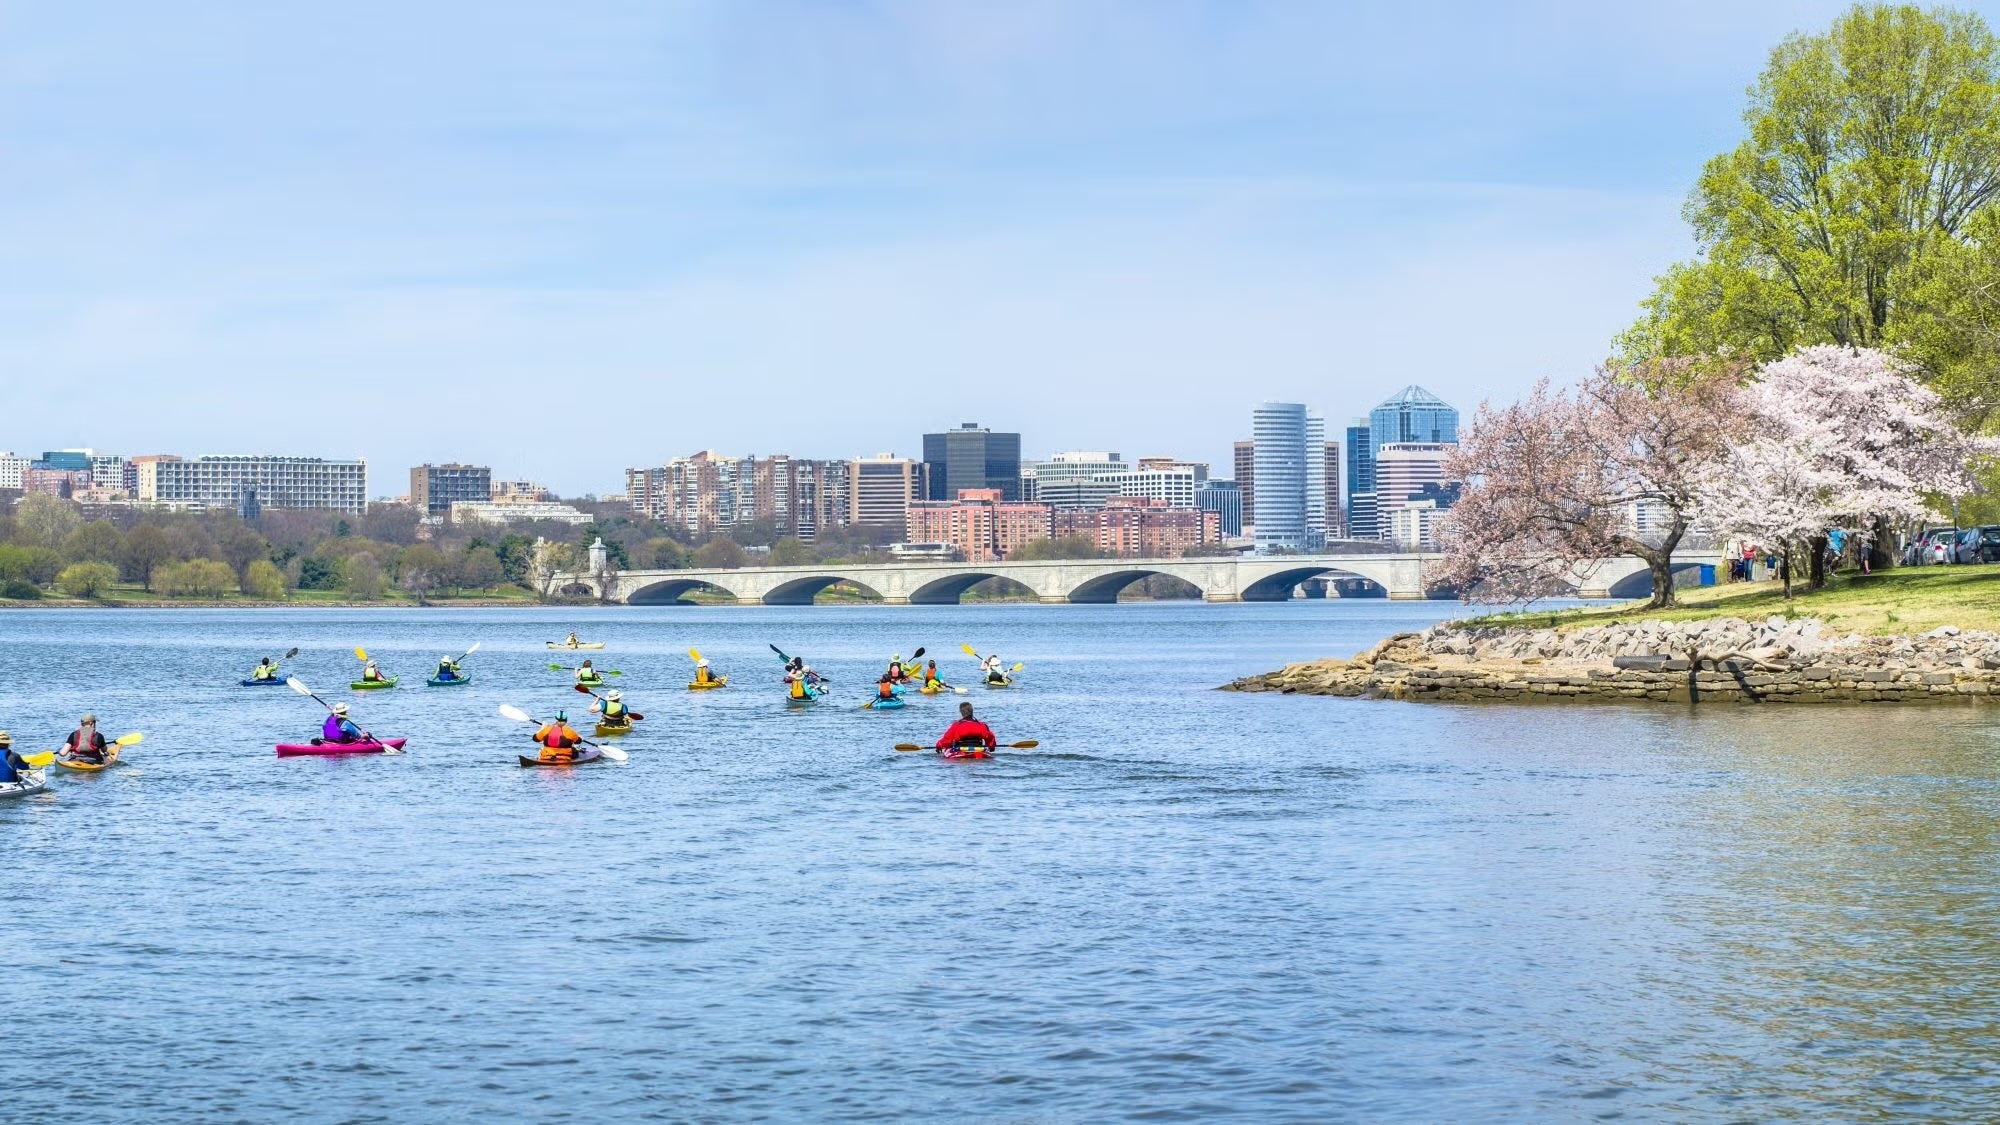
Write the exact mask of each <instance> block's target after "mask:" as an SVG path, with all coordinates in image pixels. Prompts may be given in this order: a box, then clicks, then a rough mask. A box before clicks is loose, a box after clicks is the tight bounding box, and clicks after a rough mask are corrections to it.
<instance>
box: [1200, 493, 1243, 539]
mask: <svg viewBox="0 0 2000 1125" xmlns="http://www.w3.org/2000/svg"><path fill="white" fill-rule="evenodd" d="M1194 506H1195V507H1196V508H1199V509H1200V510H1202V511H1204V512H1214V513H1215V517H1216V530H1217V534H1219V535H1221V536H1222V537H1223V538H1224V539H1235V538H1238V537H1239V536H1241V535H1242V534H1243V490H1242V489H1241V488H1238V487H1237V485H1236V482H1235V481H1233V480H1212V481H1209V482H1207V483H1206V484H1203V485H1202V486H1201V487H1200V488H1197V489H1195V490H1194Z"/></svg>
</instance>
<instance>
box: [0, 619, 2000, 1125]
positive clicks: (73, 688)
mask: <svg viewBox="0 0 2000 1125" xmlns="http://www.w3.org/2000/svg"><path fill="white" fill-rule="evenodd" d="M1451 608H1452V607H1449V606H1441V605H1421V604H1420V605H1405V604H1400V603H1388V602H1379V601H1378V602H1347V603H1341V602H1337V601H1336V602H1325V603H1295V604H1291V605H1276V606H1273V605H1262V606H1260V605H1245V606H1203V605H1131V606H1104V607H1056V608H1042V607H1023V606H986V607H963V608H946V607H937V608H924V609H893V608H886V607H851V608H850V607H843V608H821V609H795V610H792V609H770V610H734V609H724V610H687V609H645V610H612V611H591V612H576V611H567V612H565V613H561V614H558V613H553V612H551V613H547V614H544V613H540V612H538V611H525V612H524V611H489V612H479V611H440V612H435V613H423V614H417V613H410V612H365V611H323V612H304V611H300V612H272V613H240V612H239V613H204V612H160V613H153V612H106V613H71V612H35V613H10V614H6V615H4V616H0V629H4V630H5V639H6V641H7V643H6V644H4V645H0V684H4V685H6V686H5V687H0V726H6V727H8V728H10V729H12V730H13V731H15V732H16V734H17V735H18V736H21V737H22V739H23V743H24V745H26V746H27V747H28V748H31V749H32V748H34V747H36V746H39V745H45V744H48V743H49V742H51V741H52V740H53V739H54V738H56V737H59V736H60V734H61V733H63V732H64V731H66V730H67V729H68V723H69V721H70V720H71V719H73V717H74V714H75V713H76V712H78V711H80V710H82V709H85V708H89V709H93V710H96V711H97V712H98V713H99V714H100V715H103V716H104V717H105V721H106V724H107V726H109V727H110V728H113V729H114V731H122V730H126V729H134V728H138V729H143V730H145V731H146V733H147V736H148V737H147V741H146V742H145V743H144V744H143V746H142V747H141V748H140V749H139V750H138V751H135V752H134V754H133V756H132V762H131V764H130V765H129V766H128V767H124V768H122V769H121V770H114V771H111V772H109V773H106V774H104V775H101V776H92V777H64V778H60V779H58V787H57V788H58V790H59V791H58V792H57V794H56V795H55V796H53V797H49V798H43V799H37V800H33V801H28V802H17V803H15V804H14V805H12V806H0V840H4V841H5V843H6V844H7V846H8V848H9V853H10V856H12V857H13V858H15V859H16V861H17V862H16V864H15V865H14V866H13V870H14V872H15V875H14V877H13V878H11V879H9V880H7V881H4V882H0V940H4V941H5V943H6V946H7V948H8V949H9V950H10V952H11V953H12V954H13V959H14V961H15V964H16V966H17V968H16V970H15V971H14V972H13V973H12V974H11V975H10V976H9V977H8V986H7V989H6V991H5V993H4V995H5V996H6V998H7V999H8V1001H9V1004H8V1019H7V1022H6V1025H5V1026H6V1027H7V1030H8V1031H9V1033H10V1034H9V1035H8V1040H9V1043H10V1044H11V1045H13V1046H15V1047H17V1048H18V1047H20V1046H21V1045H22V1044H29V1045H36V1044H40V1045H47V1044H75V1043H111V1044H116V1049H115V1050H112V1051H109V1052H105V1053H102V1054H98V1055H95V1056H94V1057H93V1062H92V1065H91V1066H90V1067H89V1068H75V1067H67V1066H51V1065H49V1064H48V1059H49V1057H50V1056H49V1055H48V1053H47V1052H45V1051H42V1050H40V1049H36V1050H29V1051H22V1050H15V1051H10V1052H6V1053H4V1054H0V1077H4V1078H6V1079H10V1081H8V1082H7V1083H6V1088H7V1089H8V1091H9V1094H8V1101H7V1103H6V1104H7V1109H6V1110H5V1111H4V1112H0V1118H4V1117H9V1116H10V1115H12V1116H17V1117H19V1119H22V1120H34V1121H69V1120H75V1121H84V1120H90V1121H95V1120H104V1119H107V1118H111V1119H121V1118H129V1119H145V1120H157V1119H162V1118H169V1119H170V1118H222V1119H249V1120H267V1119H273V1118H280V1117H304V1118H309V1119H326V1120H336V1119H351V1118H359V1119H370V1118H374V1119H384V1120H421V1119H427V1118H437V1117H473V1116H493V1117H499V1116H505V1117H551V1118H561V1117H574V1118H578V1119H590V1118H599V1117H620V1116H632V1115H640V1114H654V1115H658V1116H664V1117H669V1118H681V1117H707V1118H739V1117H782V1118H801V1117H807V1118H826V1117H856V1118H862V1117H866V1118H876V1117H882V1116H886V1115H913V1116H932V1117H941V1116H947V1115H948V1116H954V1117H956V1116H982V1117H999V1118H1029V1119H1096V1118H1104V1117H1112V1116H1166V1117H1185V1118H1194V1117H1208V1116H1214V1115H1221V1114H1224V1113H1229V1112H1236V1113H1243V1114H1247V1115H1254V1116H1261V1117H1292V1118H1302V1119H1325V1118H1369V1119H1376V1118H1401V1119H1417V1120H1437V1119H1492V1118H1509V1117H1537V1118H1558V1119H1573V1118H1580V1117H1589V1116H1600V1115H1620V1114H1622V1115H1627V1116H1632V1117H1636V1118H1640V1119H1662V1118H1664V1119H1676V1120H1732V1119H1744V1120H1753V1119H1755V1120H1761V1119H1773V1118H1795V1119H1812V1120H1823V1119H1829V1118H1832V1119H1843V1120H1852V1119H1887V1118H1906V1117H1911V1116H1920V1115H1928V1116H1938V1117H1946V1118H1953V1119H1977V1118H1984V1117H1991V1116H1993V1115H1994V1109H1995V1107H1996V1105H2000V1092H1996V1091H1995V1090H1994V1088H1993V1087H1994V1083H1995V1079H1996V1075H2000V1041H1996V1032H1995V1025H1996V1007H2000V1006H1996V1002H1995V996H1994V985H1993V974H1992V972H1991V971H1990V966H1991V965H1993V964H1994V961H1995V955H1996V949H1995V947H1994V943H1995V938H1994V936H1993V935H1994V934H1995V931H1996V925H1995V923H1996V921H2000V919H1996V917H1995V914H1996V896H1995V894H1994V889H1993V878H1994V869H1995V865H1994V863H1993V861H1992V859H1991V858H1990V857H1992V856H1993V855H1994V854H1995V843H1996V840H1995V834H1996V813H2000V810H1996V803H1995V794H1996V776H1995V769H1994V766H1993V756H1994V752H1995V750H1996V749H2000V737H1996V734H1995V731H1996V730H2000V727H1996V721H1995V719H1994V718H1993V717H1990V716H1989V713H1988V712H1987V711H1982V710H1972V709H1959V708H1946V709H1928V708H1926V709H1867V708H1853V709H1840V710H1835V709H1829V708H1816V709H1796V710H1794V709H1781V708H1778V707H1766V708H1724V707H1709V708H1703V709H1701V710H1700V711H1698V712H1690V711H1689V710H1688V709H1687V708H1685V707H1660V708H1618V707H1597V706H1593V707H1576V708H1566V709H1560V708H1553V707H1549V706H1535V707H1524V708H1509V707H1491V706H1488V707H1480V706H1462V707H1461V706H1439V705H1416V704H1399V703H1388V702H1371V701H1363V700H1338V699H1306V698H1298V697H1276V696H1270V695H1255V696H1238V695H1231V694H1225V693H1217V692H1213V691H1208V690H1205V689H1207V688H1208V687H1210V686H1212V685H1215V684H1218V683H1222V682H1225V681H1227V680H1228V679H1230V678H1233V677H1235V676H1238V675H1242V674H1245V673H1248V672H1253V671H1259V670H1264V669H1268V668H1271V667H1275V666H1277V665H1278V664H1281V663H1284V662H1285V661H1288V660H1293V659H1300V658H1304V657H1309V656H1316V655H1324V654H1345V653H1348V652H1352V651H1355V650H1357V649H1360V648H1363V647H1366V645H1367V644H1369V643H1371V642H1372V641H1373V640H1374V639H1376V638H1378V637H1379V636H1381V635H1382V634H1384V633H1387V632H1391V631H1394V630H1397V629H1402V628H1410V627H1414V626H1416V625H1419V624H1421V623H1423V622H1425V621H1427V620H1430V619H1432V618H1433V617H1435V616H1436V615H1437V614H1440V613H1443V612H1449V611H1450V610H1451ZM572 626H574V627H576V628H578V629H579V631H580V632H583V633H585V634H587V635H593V636H597V635H601V636H603V637H604V638H605V639H606V640H607V641H609V642H610V643H611V647H610V648H609V649H607V650H606V652H605V653H604V655H603V660H602V661H601V663H603V664H605V665H606V666H608V667H614V668H617V669H619V670H620V671H622V672H624V673H625V674H624V676H622V677H620V678H619V683H618V686H620V687H622V688H624V689H625V690H626V692H627V694H628V696H629V697H630V698H631V699H632V701H633V702H634V703H635V705H636V706H637V707H638V709H639V710H641V711H643V712H645V713H646V714H647V715H648V718H647V720H646V721H645V723H643V724H641V727H642V729H641V730H640V731H639V732H638V733H636V734H634V735H633V736H631V738H630V739H628V740H627V741H626V743H625V745H626V748H627V749H628V750H630V751H631V753H632V760H631V762H630V763H628V764H627V765H624V766H620V767H602V768H593V769H588V770H577V771H574V772H569V773H558V772H546V771H532V770H521V769H519V768H518V767H516V766H513V765H512V764H511V762H512V757H513V754H514V752H515V750H516V748H517V747H518V746H520V745H524V744H525V743H524V741H523V740H522V739H521V738H520V735H521V730H520V728H518V727H515V726H513V725H511V724H507V723H505V722H504V721H502V720H500V719H499V718H498V717H497V716H496V715H495V714H494V711H495V709H496V708H497V707H498V705H499V704H500V703H503V702H513V703H516V704H518V705H520V706H523V707H527V708H529V709H531V710H535V711H537V712H539V713H546V712H547V711H549V710H551V709H553V708H554V707H556V706H560V705H569V706H571V707H572V709H574V708H575V704H576V702H577V701H578V700H580V699H581V697H580V696H576V695H574V694H573V693H570V692H568V691H567V690H566V689H565V687H564V685H563V678H562V676H561V675H560V674H559V673H553V672H550V671H548V670H547V668H546V665H547V664H548V663H549V662H550V661H549V654H548V653H547V652H546V651H544V650H542V649H541V642H542V641H543V640H545V639H548V638H550V637H556V636H560V635H561V633H562V632H563V631H564V630H566V629H568V628H570V627H572ZM474 640H478V641H481V642H482V647H481V650H480V652H479V653H478V654H477V655H476V656H475V657H473V659H472V661H470V662H469V665H468V667H469V669H470V670H471V671H472V672H473V673H474V674H475V676H476V680H475V682H474V684H473V685H472V686H470V687H467V688H461V689H452V690H451V691H449V692H434V691H425V690H422V689H419V690H414V691H412V690H407V689H402V688H399V689H398V690H397V691H395V692H390V693H383V694H379V695H371V696H358V695H354V694H352V693H348V692H346V691H345V690H344V689H334V688H333V685H338V684H344V682H345V681H346V679H347V678H348V676H349V674H350V673H351V671H352V667H353V660H352V657H351V655H350V654H349V653H348V652H347V650H348V649H349V648H350V647H352V646H353V645H356V644H360V645H364V646H365V647H367V648H368V650H369V651H370V653H371V654H372V655H376V656H377V657H378V658H379V659H381V660H383V662H384V664H385V666H387V667H389V668H390V669H391V670H392V671H401V672H403V673H404V674H405V676H406V677H407V678H406V680H405V683H406V684H408V683H411V682H414V680H416V679H418V678H420V673H421V671H422V669H423V668H424V667H425V665H427V664H429V663H431V662H434V661H435V660H436V659H437V657H438V656H439V655H442V654H445V653H456V652H460V651H463V650H464V648H465V647H466V646H467V645H469V644H470V643H471V642H472V641H474ZM772 643H777V644H779V645H780V646H781V647H784V648H785V649H786V650H787V651H792V652H800V653H804V654H805V655H807V656H808V657H809V658H810V659H812V660H813V661H814V663H815V664H816V665H818V666H819V667H820V668H822V669H823V670H825V671H827V672H828V673H830V674H831V675H832V676H833V677H834V679H835V682H836V688H837V692H838V694H837V695H836V697H835V699H834V700H833V701H831V702H830V703H829V704H827V705H824V706H822V707H820V708H817V709H792V708H787V707H785V706H784V705H783V704H782V702H781V701H780V700H779V698H778V691H779V689H778V687H777V685H776V683H775V678H776V671H777V661H776V658H775V657H774V656H772V655H771V654H770V651H769V649H768V647H767V646H768V645H770V644H772ZM961 643H972V644H975V645H976V646H978V647H979V648H980V649H981V650H982V651H993V650H998V651H999V652H1000V654H1001V655H1002V656H1003V657H1004V658H1005V659H1007V660H1009V661H1012V660H1016V659H1019V660H1025V661H1027V662H1028V667H1029V670H1028V673H1027V674H1026V675H1025V676H1024V677H1023V682H1022V687H1021V689H1020V690H1018V691H1008V692H984V691H981V692H979V693H977V694H974V695H971V696H968V697H967V698H969V699H970V700H971V701H972V702H974V703H975V704H977V705H978V706H979V708H980V710H981V713H982V714H983V715H984V716H986V717H988V718H989V719H990V720H991V721H992V722H993V723H994V724H995V725H996V727H998V728H999V729H1000V732H1001V734H1002V736H1003V738H1007V739H1014V738H1023V737H1026V738H1039V739H1041V740H1042V742H1043V744H1044V749H1043V750H1040V751H1037V752H1033V753H1021V754H1015V755H1012V756H1008V757H1004V758H1001V759H998V760H995V761H992V762H985V763H949V764H948V763H942V762H939V761H936V760H935V759H933V758H931V757H929V756H928V755H919V754H898V753H896V752H895V751H894V750H892V749H891V748H890V747H891V746H892V744H893V743H895V742H899V741H906V740H915V741H927V740H928V739H929V738H930V737H934V736H935V732H936V731H937V730H938V729H940V728H941V727H942V725H943V723H944V721H945V719H946V717H947V715H948V714H949V712H950V711H952V710H953V704H954V703H955V702H956V701H957V700H956V698H952V699H938V700H919V701H918V702H916V703H915V704H913V705H912V706H911V707H910V708H908V709H906V710H904V711H902V712H900V713H894V714H876V713H874V712H864V711H861V710H859V704H860V702H861V701H862V700H863V699H864V698H866V696H865V695H864V691H865V685H866V683H867V681H869V680H870V679H872V677H873V675H874V673H875V671H876V670H877V669H878V668H879V666H880V664H881V662H883V661H884V660H886V658H887V656H888V655H889V654H890V653H893V652H901V653H905V654H907V653H909V652H910V651H912V650H913V649H914V648H915V646H917V645H920V644H921V645H925V646H927V647H928V649H929V650H930V652H931V653H932V654H936V655H940V656H941V657H943V658H944V660H943V663H944V666H945V669H946V672H947V674H948V675H950V674H956V675H957V676H958V678H960V679H963V680H967V681H970V679H971V678H972V677H971V675H970V671H971V668H970V662H969V661H968V660H966V659H965V658H964V657H963V656H962V654H960V653H959V645H960V644H961ZM295 644H296V645H301V646H304V647H305V648H306V650H307V651H306V654H305V655H304V656H302V657H301V658H300V660H299V661H297V662H296V664H295V668H296V670H297V671H298V672H299V673H300V674H301V675H304V676H305V677H306V678H307V679H308V680H309V681H311V682H312V683H314V684H315V686H325V687H328V688H329V689H330V690H335V694H336V696H337V697H339V698H345V699H348V700H350V701H351V702H352V703H353V706H354V708H355V711H356V713H357V715H359V716H360V717H362V718H363V720H364V721H365V722H366V723H368V724H369V725H370V726H371V728H372V729H376V730H378V731H383V732H385V733H396V734H405V735H408V736H410V737H411V739H412V742H411V753H410V754H408V755H407V756H405V757H402V758H397V759H384V758H371V759H360V760H347V761H341V760H330V761H314V760H291V759H287V760H283V761H280V760H278V759H276V758H275V757H274V756H273V755H272V753H271V744H272V743H273V742H275V741H277V740H278V739H279V738H281V737H282V738H292V737H296V736H299V735H302V734H308V733H310V732H311V730H312V728H313V727H314V726H315V725H316V724H317V722H318V718H319V714H320V712H319V709H318V708H317V707H316V706H315V705H313V704H312V703H311V702H310V701H309V700H303V699H301V698H299V697H297V696H294V695H292V694H291V693H289V692H282V691H280V692H269V693H264V692H257V691H246V690H244V689H239V688H235V687H234V686H233V684H234V682H235V680H236V679H237V678H239V677H240V676H241V675H242V674H243V672H244V671H246V670H247V669H248V667H249V665H250V664H251V663H253V662H254V660H255V658H256V657H257V656H259V655H265V654H275V653H276V652H280V651H283V650H284V649H285V648H288V647H290V646H292V645H295ZM691 645H694V646H698V647H700V648H701V649H702V651H703V652H704V653H705V654H707V655H708V656H710V658H711V659H713V660H715V661H716V663H717V664H718V666H719V667H720V668H721V669H722V670H724V671H730V672H732V673H734V674H735V676H736V678H735V679H733V680H732V686H731V687H730V688H729V689H727V690H725V691H722V692H716V693H706V694H693V693H688V692H686V691H684V690H682V689H681V688H680V685H681V684H683V683H685V681H686V679H687V671H688V667H687V664H688V662H687V657H686V650H687V648H688V647H689V646H691Z"/></svg>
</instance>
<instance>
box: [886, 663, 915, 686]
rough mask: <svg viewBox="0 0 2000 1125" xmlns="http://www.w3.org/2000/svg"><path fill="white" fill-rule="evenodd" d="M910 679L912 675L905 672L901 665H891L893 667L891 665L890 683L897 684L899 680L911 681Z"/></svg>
mask: <svg viewBox="0 0 2000 1125" xmlns="http://www.w3.org/2000/svg"><path fill="white" fill-rule="evenodd" d="M909 678H910V674H909V673H908V672H906V671H904V670H903V666H902V665H901V664H891V665H889V682H890V683H895V682H897V681H899V680H907V679H909Z"/></svg>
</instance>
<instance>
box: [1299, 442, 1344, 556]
mask: <svg viewBox="0 0 2000 1125" xmlns="http://www.w3.org/2000/svg"><path fill="white" fill-rule="evenodd" d="M1325 450H1326V418H1325V417H1324V416H1323V415H1321V414H1320V412H1319V411H1317V410H1308V411H1306V446H1305V466H1306V550H1308V551H1317V550H1321V549H1323V548H1324V547H1325V546H1326V537H1327V533H1328V527H1329V524H1328V521H1327V511H1326V455H1325ZM1335 510H1336V511H1337V510H1338V509H1337V508H1336V509H1335Z"/></svg>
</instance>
